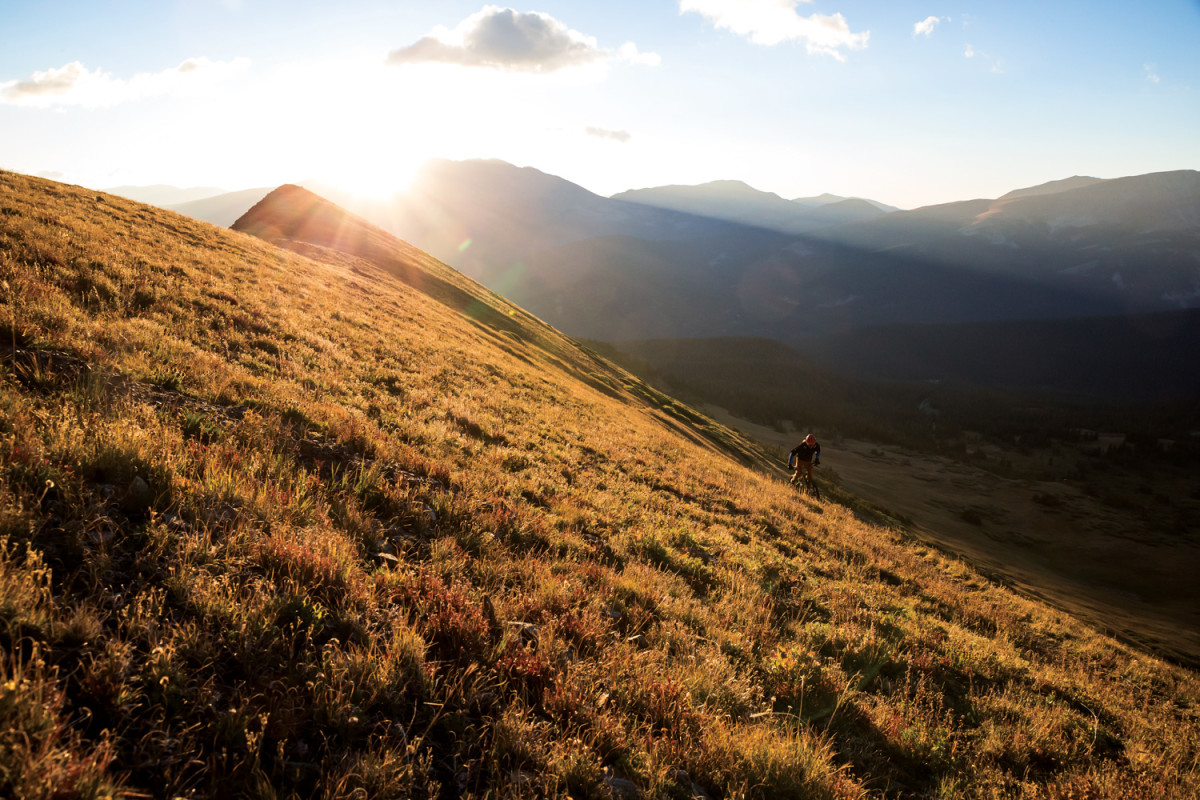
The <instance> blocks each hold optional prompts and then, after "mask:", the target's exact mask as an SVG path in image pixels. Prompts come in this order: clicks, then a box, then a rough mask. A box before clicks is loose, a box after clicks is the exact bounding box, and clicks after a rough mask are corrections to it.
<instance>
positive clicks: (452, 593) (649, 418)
mask: <svg viewBox="0 0 1200 800" xmlns="http://www.w3.org/2000/svg"><path fill="white" fill-rule="evenodd" d="M0 186H2V194H0V196H2V197H3V200H0V271H2V272H0V277H2V278H3V281H4V283H3V285H2V286H0V299H2V301H3V304H2V305H0V337H2V338H0V359H2V371H0V408H2V409H3V414H2V415H0V542H2V545H0V648H3V651H4V653H3V658H0V730H2V731H4V735H3V736H0V795H3V796H14V797H47V798H48V797H67V796H71V797H101V796H106V795H111V794H125V795H126V796H148V797H163V798H169V797H176V796H196V797H217V796H221V797H230V796H274V797H316V796H322V797H339V798H340V797H346V798H349V797H361V796H369V797H416V796H421V797H430V796H438V797H467V796H470V797H484V796H566V795H570V796H574V797H595V798H601V797H613V796H620V797H633V796H646V797H689V796H692V797H695V796H700V797H704V796H708V797H713V798H724V797H764V798H765V797H770V798H786V797H796V798H854V797H864V796H885V797H914V796H937V795H941V796H955V797H957V796H971V795H975V796H989V795H990V796H999V795H1003V796H1029V797H1034V796H1046V795H1051V796H1062V797H1068V796H1092V797H1135V796H1147V797H1149V796H1153V797H1188V796H1191V794H1192V792H1193V789H1194V787H1195V785H1196V783H1197V780H1198V778H1200V775H1198V773H1197V761H1198V751H1200V742H1198V735H1197V730H1198V727H1197V721H1198V720H1197V713H1198V712H1197V701H1200V684H1198V682H1197V679H1196V676H1195V675H1194V674H1193V673H1191V672H1189V671H1187V670H1184V669H1181V668H1178V667H1175V666H1171V665H1169V664H1166V663H1163V662H1161V661H1159V660H1156V659H1154V658H1152V657H1149V656H1147V655H1146V654H1144V653H1141V652H1136V651H1133V650H1130V649H1129V648H1127V647H1125V646H1123V645H1120V644H1118V643H1116V642H1114V641H1112V640H1111V639H1108V638H1106V637H1104V636H1102V635H1100V634H1098V633H1096V632H1095V631H1093V630H1091V629H1089V628H1087V627H1085V626H1083V625H1081V624H1079V623H1078V622H1076V621H1073V620H1071V619H1070V618H1067V617H1064V616H1063V615H1061V614H1058V613H1056V612H1054V611H1051V610H1049V609H1047V608H1046V607H1044V606H1042V605H1039V604H1037V603H1034V602H1030V601H1027V600H1024V599H1021V598H1019V597H1017V596H1015V595H1014V594H1012V593H1011V592H1009V591H1007V590H1005V589H1003V588H1001V587H998V586H995V585H992V584H990V583H988V582H987V581H985V580H983V579H981V578H980V577H979V576H978V575H977V574H976V573H974V572H973V571H972V570H971V569H970V568H969V567H967V566H966V565H964V564H962V563H959V562H956V561H953V560H949V559H946V558H944V557H942V556H940V555H939V554H938V553H936V552H933V551H930V550H928V549H926V548H922V547H918V546H914V545H912V544H911V543H907V542H906V541H905V540H904V539H903V537H902V536H901V534H900V533H898V532H897V531H895V530H892V529H888V528H880V527H875V526H872V525H869V524H867V523H865V522H863V521H861V520H860V519H859V518H858V517H856V515H855V514H854V513H852V512H851V511H850V510H849V509H847V508H845V507H842V506H839V505H836V504H829V503H813V502H810V501H807V500H804V499H802V498H801V497H799V496H798V495H797V494H795V493H794V492H793V491H791V490H790V487H788V486H787V485H786V484H785V483H783V482H782V481H781V480H780V479H779V475H778V474H771V473H770V471H769V470H767V469H766V468H765V466H764V462H763V458H764V457H763V456H762V454H761V452H760V451H759V450H757V449H756V448H755V447H754V446H753V445H751V444H750V443H748V442H745V441H744V440H741V439H740V438H738V437H737V436H735V435H734V434H732V433H730V432H729V431H727V430H726V429H723V428H721V427H720V426H717V425H716V424H714V423H712V422H711V421H709V420H707V419H706V418H704V417H702V416H700V415H698V414H696V413H695V412H693V411H691V410H690V409H688V408H687V407H686V406H683V405H680V404H679V403H677V402H676V401H674V400H672V399H670V398H668V397H665V396H664V395H661V394H659V393H657V392H655V391H654V390H652V389H650V388H649V387H647V386H645V385H644V384H641V383H640V382H638V381H636V380H634V379H633V378H631V377H630V376H629V375H628V374H627V373H624V372H622V371H620V370H618V369H616V368H614V367H612V366H611V365H609V364H608V363H607V362H605V361H603V360H602V359H600V358H598V357H596V356H594V355H593V354H591V353H589V352H588V351H586V350H583V349H581V348H580V347H578V346H577V345H575V344H574V343H572V342H571V341H570V340H568V339H566V338H565V337H562V336H561V335H560V334H558V333H557V332H556V331H554V330H553V329H550V328H548V327H546V326H544V325H542V324H541V323H539V322H538V321H537V320H535V319H533V318H531V317H528V316H527V315H525V314H523V312H521V311H520V310H519V309H516V308H513V307H512V306H510V305H509V304H507V303H506V302H505V301H504V300H502V299H500V298H499V297H497V296H496V295H493V294H491V293H490V292H487V291H486V290H483V289H482V288H480V287H478V286H476V285H474V284H472V283H470V282H469V281H467V280H466V279H465V278H463V277H462V276H459V275H457V274H455V273H453V272H452V271H450V270H448V269H447V268H446V267H445V266H444V265H441V264H439V263H437V262H435V261H434V260H433V259H431V258H430V257H428V256H426V255H424V254H422V253H420V252H419V251H415V250H411V249H408V248H405V247H403V246H401V245H399V244H395V243H394V242H392V241H391V240H388V239H385V238H383V236H381V235H380V234H379V233H378V232H375V231H372V230H370V229H369V228H366V227H362V226H361V225H360V224H359V222H358V221H356V220H354V219H353V218H350V217H348V216H346V215H339V214H338V212H337V211H336V210H335V209H333V208H331V207H329V206H328V205H326V204H324V203H322V202H320V201H319V199H314V198H312V197H311V196H305V195H302V194H296V193H294V192H292V191H290V190H285V191H283V192H282V194H280V195H279V196H278V197H277V198H276V200H277V203H273V204H270V205H268V206H267V207H266V208H263V209H260V211H264V212H266V211H272V212H273V213H270V214H265V216H266V218H267V220H268V222H270V223H271V225H272V226H273V227H270V228H267V227H264V228H262V229H261V231H263V232H265V231H267V230H270V231H272V233H271V235H272V236H273V237H274V238H277V239H278V240H279V241H281V242H283V243H285V244H287V246H288V247H289V248H292V250H294V251H295V252H293V251H289V250H287V249H282V248H280V247H276V246H274V245H272V244H270V243H268V242H265V241H263V240H260V239H257V238H254V237H251V236H249V235H245V234H240V233H236V232H229V231H222V230H219V229H217V228H213V227H211V226H207V225H204V224H201V223H198V222H195V221H193V220H189V219H186V218H184V217H181V216H179V215H176V214H173V213H170V212H166V211H161V210H157V209H152V208H149V207H146V206H141V205H138V204H135V203H132V202H129V201H124V200H121V199H119V198H115V197H112V196H107V195H98V194H96V193H95V192H90V191H84V190H82V189H78V188H74V187H67V186H63V185H59V184H53V183H50V182H47V181H42V180H37V179H33V178H27V177H23V176H19V175H14V174H12V173H6V172H0ZM283 201H288V202H283ZM273 205H274V206H278V207H277V208H274V209H272V207H271V206H273ZM297 208H304V209H307V210H308V211H310V212H311V213H312V214H313V215H315V216H316V217H317V218H318V219H319V221H320V224H314V225H311V226H310V225H305V224H303V223H301V222H299V221H298V220H296V219H294V218H293V219H289V213H290V212H289V209H291V212H294V211H295V210H296V209H297ZM311 231H318V232H320V235H319V236H318V235H315V234H314V235H311V236H309V233H308V232H311ZM297 237H300V239H303V238H305V237H309V238H313V239H317V240H318V241H316V242H305V241H300V240H299V239H297ZM284 240H286V241H284ZM334 245H337V246H339V247H345V248H346V249H347V250H349V251H350V252H346V251H342V250H336V249H334ZM393 246H394V247H395V248H396V249H392V248H393ZM376 262H377V263H376ZM425 288H429V289H430V291H431V292H432V296H431V295H430V294H426V293H425V291H424V289H425ZM743 462H744V463H743ZM746 463H748V464H751V465H758V468H757V469H749V468H747V467H746V466H745V465H744V464H746Z"/></svg>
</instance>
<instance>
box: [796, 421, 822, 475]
mask: <svg viewBox="0 0 1200 800" xmlns="http://www.w3.org/2000/svg"><path fill="white" fill-rule="evenodd" d="M820 463H821V445H819V444H817V437H816V436H813V435H812V434H811V433H810V434H809V435H808V436H805V437H804V441H803V442H801V443H800V444H798V445H796V446H795V447H793V448H792V452H790V453H788V468H789V469H794V470H796V471H795V473H794V474H793V475H792V483H797V482H799V481H800V480H801V479H803V480H804V482H805V483H806V484H811V483H812V479H813V467H815V466H817V465H818V464H820ZM801 473H803V476H802V475H801Z"/></svg>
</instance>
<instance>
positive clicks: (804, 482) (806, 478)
mask: <svg viewBox="0 0 1200 800" xmlns="http://www.w3.org/2000/svg"><path fill="white" fill-rule="evenodd" d="M806 466H808V465H806V464H803V463H799V464H797V465H796V471H795V472H793V473H792V480H791V483H792V484H793V485H794V486H798V487H799V488H800V489H801V490H802V491H803V492H804V493H805V494H807V495H808V496H809V497H812V498H814V499H816V500H820V499H821V490H820V489H819V488H818V487H817V482H816V480H815V479H814V478H812V476H811V475H810V474H809V473H811V471H812V469H811V468H809V469H805V467H806ZM812 467H816V464H813V465H812Z"/></svg>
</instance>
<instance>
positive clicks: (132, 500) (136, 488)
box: [121, 475, 154, 511]
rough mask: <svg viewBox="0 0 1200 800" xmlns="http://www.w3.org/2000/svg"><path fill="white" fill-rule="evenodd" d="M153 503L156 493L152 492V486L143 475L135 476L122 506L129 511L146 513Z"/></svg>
mask: <svg viewBox="0 0 1200 800" xmlns="http://www.w3.org/2000/svg"><path fill="white" fill-rule="evenodd" d="M153 502H154V493H153V492H151V491H150V484H148V483H146V480H145V479H144V478H143V477H142V476H141V475H134V476H133V480H132V481H130V482H129V488H128V489H126V490H125V498H124V500H123V502H122V503H121V505H122V506H123V507H124V508H125V510H127V511H145V510H147V509H148V508H150V505H151V504H152V503H153Z"/></svg>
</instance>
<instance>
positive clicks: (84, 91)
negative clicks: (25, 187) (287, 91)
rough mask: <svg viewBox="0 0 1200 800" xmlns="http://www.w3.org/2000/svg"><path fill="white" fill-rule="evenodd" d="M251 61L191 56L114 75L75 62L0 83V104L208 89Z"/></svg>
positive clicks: (96, 102) (47, 104) (88, 102)
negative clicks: (153, 69) (128, 75)
mask: <svg viewBox="0 0 1200 800" xmlns="http://www.w3.org/2000/svg"><path fill="white" fill-rule="evenodd" d="M249 64H250V62H249V60H247V59H244V58H238V59H234V60H233V61H210V60H208V59H207V58H189V59H187V60H186V61H184V62H183V63H181V64H180V65H179V66H177V67H172V68H171V69H165V70H163V71H162V72H154V73H149V72H145V73H138V74H136V75H134V76H133V77H132V78H128V79H122V78H114V77H113V76H112V75H110V74H108V73H106V72H103V71H101V70H99V69H95V70H90V69H88V68H87V67H85V66H84V65H83V64H82V63H81V62H79V61H72V62H70V63H69V64H65V65H63V66H61V67H57V68H52V69H48V70H45V71H44V72H35V73H33V75H31V76H30V77H28V78H26V79H24V80H15V81H7V82H5V83H0V104H5V105H14V106H26V107H32V108H51V107H55V106H83V107H86V108H98V107H102V106H113V105H118V104H120V103H126V102H131V101H134V100H140V99H144V98H148V97H159V96H162V95H166V94H182V93H190V92H194V91H199V90H203V89H206V88H210V87H212V86H213V85H215V84H216V83H219V82H221V81H224V80H227V79H228V78H230V77H232V76H233V75H235V74H237V73H239V72H241V71H242V70H244V69H245V68H246V67H247V66H249Z"/></svg>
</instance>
